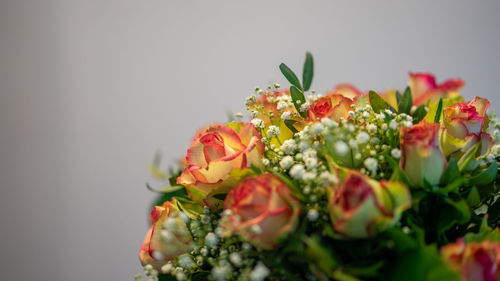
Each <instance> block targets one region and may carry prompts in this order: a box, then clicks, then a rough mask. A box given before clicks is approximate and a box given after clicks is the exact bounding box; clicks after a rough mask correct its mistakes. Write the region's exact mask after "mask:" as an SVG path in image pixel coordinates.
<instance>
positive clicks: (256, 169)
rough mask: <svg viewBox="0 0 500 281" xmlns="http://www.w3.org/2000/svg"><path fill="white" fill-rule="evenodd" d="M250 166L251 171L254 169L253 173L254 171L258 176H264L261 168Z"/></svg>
mask: <svg viewBox="0 0 500 281" xmlns="http://www.w3.org/2000/svg"><path fill="white" fill-rule="evenodd" d="M249 166H250V169H252V171H253V172H254V173H255V174H257V175H260V174H262V170H261V169H260V168H259V167H257V166H255V165H254V164H252V163H250V165H249Z"/></svg>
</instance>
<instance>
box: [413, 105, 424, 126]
mask: <svg viewBox="0 0 500 281" xmlns="http://www.w3.org/2000/svg"><path fill="white" fill-rule="evenodd" d="M425 115H427V110H426V109H425V105H423V104H422V105H419V106H418V107H417V109H415V112H413V116H412V117H413V124H417V123H418V122H420V121H422V119H424V118H425Z"/></svg>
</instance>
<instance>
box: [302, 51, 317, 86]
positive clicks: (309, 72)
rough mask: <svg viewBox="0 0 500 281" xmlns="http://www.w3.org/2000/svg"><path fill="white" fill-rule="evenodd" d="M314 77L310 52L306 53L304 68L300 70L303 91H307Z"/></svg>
mask: <svg viewBox="0 0 500 281" xmlns="http://www.w3.org/2000/svg"><path fill="white" fill-rule="evenodd" d="M313 76H314V61H313V56H312V54H311V53H310V52H307V53H306V60H305V61H304V67H303V68H302V85H303V86H304V91H307V90H309V88H310V87H311V84H312V80H313Z"/></svg>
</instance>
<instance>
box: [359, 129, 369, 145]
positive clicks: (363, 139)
mask: <svg viewBox="0 0 500 281" xmlns="http://www.w3.org/2000/svg"><path fill="white" fill-rule="evenodd" d="M369 140H370V136H369V135H368V134H367V133H366V132H359V133H358V135H357V136H356V142H357V143H358V144H365V143H367V142H368V141H369Z"/></svg>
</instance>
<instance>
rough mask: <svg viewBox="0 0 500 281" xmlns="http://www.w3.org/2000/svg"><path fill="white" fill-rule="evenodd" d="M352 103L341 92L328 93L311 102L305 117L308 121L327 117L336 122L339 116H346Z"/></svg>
mask: <svg viewBox="0 0 500 281" xmlns="http://www.w3.org/2000/svg"><path fill="white" fill-rule="evenodd" d="M352 104H353V101H352V100H351V99H350V98H346V97H344V96H343V95H341V94H330V95H327V96H325V97H321V98H319V99H317V100H316V101H315V102H313V103H312V104H311V105H310V106H309V109H308V110H307V117H308V119H309V120H310V121H319V120H321V119H323V118H325V117H328V118H332V119H333V120H335V121H337V122H338V121H339V120H340V118H341V117H342V118H347V113H348V112H349V111H350V110H351V105H352Z"/></svg>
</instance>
